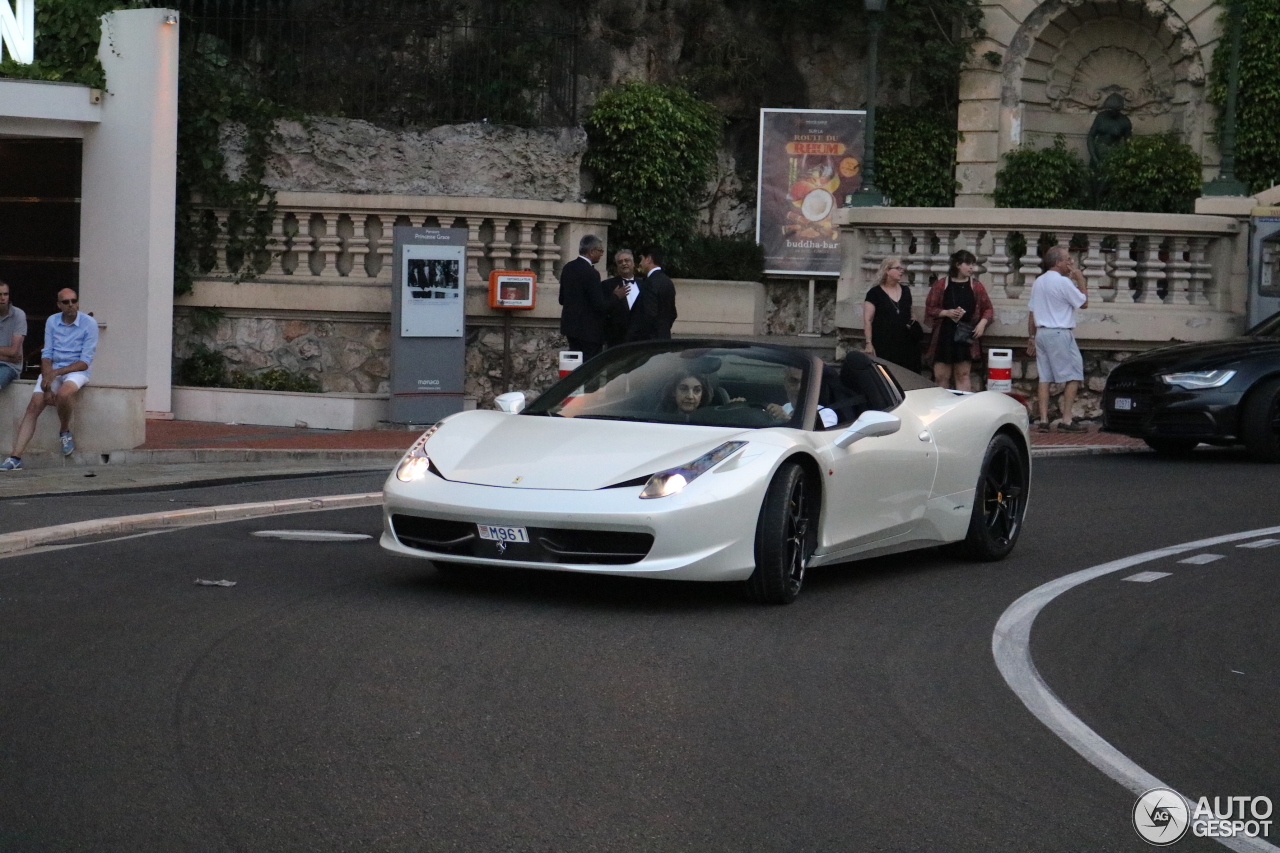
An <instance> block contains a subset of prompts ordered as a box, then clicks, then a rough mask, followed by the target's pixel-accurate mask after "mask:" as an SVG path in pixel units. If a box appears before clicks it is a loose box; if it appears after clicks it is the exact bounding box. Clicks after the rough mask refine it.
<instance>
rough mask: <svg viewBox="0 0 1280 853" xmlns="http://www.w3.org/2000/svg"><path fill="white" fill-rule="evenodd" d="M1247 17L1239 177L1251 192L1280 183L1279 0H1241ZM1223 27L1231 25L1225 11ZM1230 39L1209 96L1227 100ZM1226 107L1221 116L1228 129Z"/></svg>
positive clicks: (1222, 46)
mask: <svg viewBox="0 0 1280 853" xmlns="http://www.w3.org/2000/svg"><path fill="white" fill-rule="evenodd" d="M1241 3H1242V4H1243V6H1244V20H1243V24H1242V29H1241V31H1240V91H1239V94H1238V95H1237V97H1236V177H1238V178H1239V179H1240V180H1242V181H1244V183H1245V184H1246V185H1248V187H1249V191H1250V192H1258V191H1260V190H1264V189H1266V188H1267V187H1269V186H1271V185H1273V184H1275V183H1277V182H1280V133H1277V131H1276V129H1277V128H1280V62H1277V61H1276V57H1277V56H1280V4H1278V3H1276V0H1241ZM1221 21H1222V28H1223V30H1224V31H1225V30H1226V28H1227V17H1226V14H1225V13H1224V14H1223V16H1222V18H1221ZM1230 60H1231V49H1230V44H1229V39H1227V38H1223V39H1221V40H1220V41H1219V42H1218V46H1217V49H1216V50H1214V52H1213V69H1212V70H1211V72H1210V75H1209V80H1210V82H1211V86H1210V89H1209V100H1210V101H1211V102H1212V103H1214V104H1217V105H1218V106H1219V107H1225V106H1226V103H1227V70H1228V68H1227V66H1228V65H1229V64H1230ZM1222 119H1223V111H1220V112H1219V114H1218V132H1219V133H1221V132H1222Z"/></svg>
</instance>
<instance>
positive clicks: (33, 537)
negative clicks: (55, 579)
mask: <svg viewBox="0 0 1280 853" xmlns="http://www.w3.org/2000/svg"><path fill="white" fill-rule="evenodd" d="M381 503H382V492H362V493H359V494H353V495H327V496H324V497H317V498H292V499H289V500H280V501H262V502H259V503H247V504H228V505H225V506H210V507H200V508H198V509H177V510H170V511H168V512H148V513H142V514H140V515H120V516H115V517H113V518H95V519H89V520H87V521H75V522H71V523H69V524H55V525H53V526H52V527H36V528H34V529H32V530H19V531H16V532H14V533H5V534H3V535H0V556H10V555H13V554H18V553H21V552H22V551H29V550H30V549H32V548H38V547H40V546H42V545H56V544H58V543H60V542H66V541H68V540H71V539H81V538H83V537H86V536H102V535H104V534H110V533H134V532H137V531H141V530H164V529H168V528H174V529H176V528H179V527H197V526H199V525H202V524H218V523H220V522H227V521H243V520H244V519H248V518H262V517H265V516H271V515H288V514H290V513H297V512H316V511H319V510H327V509H354V508H356V507H365V506H379V505H381Z"/></svg>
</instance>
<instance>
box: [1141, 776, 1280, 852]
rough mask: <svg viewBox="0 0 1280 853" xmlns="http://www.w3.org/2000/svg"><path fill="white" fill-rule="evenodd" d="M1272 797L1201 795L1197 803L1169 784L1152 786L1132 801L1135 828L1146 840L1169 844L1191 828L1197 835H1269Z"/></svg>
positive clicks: (1155, 843)
mask: <svg viewBox="0 0 1280 853" xmlns="http://www.w3.org/2000/svg"><path fill="white" fill-rule="evenodd" d="M1271 811H1272V805H1271V798H1270V797H1248V796H1236V797H1214V798H1213V801H1212V803H1211V802H1210V800H1209V798H1208V797H1201V798H1200V799H1199V800H1197V801H1196V803H1195V806H1194V807H1193V806H1191V805H1190V804H1188V803H1187V801H1186V800H1185V799H1183V798H1182V795H1181V794H1179V793H1178V792H1177V791H1174V790H1172V789H1170V788H1152V789H1151V790H1150V791H1147V792H1146V793H1145V794H1143V795H1142V796H1141V797H1138V801H1137V802H1136V803H1134V804H1133V828H1134V829H1136V830H1137V831H1138V835H1139V836H1141V837H1142V840H1143V841H1146V842H1147V843H1149V844H1154V845H1155V846H1157V847H1166V846H1168V845H1170V844H1173V843H1174V842H1175V841H1178V840H1179V839H1181V838H1182V837H1183V836H1184V835H1186V834H1187V831H1188V830H1190V831H1191V834H1192V835H1194V836H1195V837H1196V838H1237V837H1239V836H1244V837H1246V838H1258V837H1267V836H1269V835H1270V834H1271Z"/></svg>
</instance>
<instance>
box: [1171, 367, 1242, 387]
mask: <svg viewBox="0 0 1280 853" xmlns="http://www.w3.org/2000/svg"><path fill="white" fill-rule="evenodd" d="M1235 375H1236V372H1235V371H1234V370H1196V371H1192V372H1190V373H1162V374H1161V375H1160V381H1161V382H1163V383H1164V384H1165V385H1180V386H1182V387H1183V388H1221V387H1222V386H1223V385H1226V384H1227V383H1228V382H1230V381H1231V377H1233V376H1235Z"/></svg>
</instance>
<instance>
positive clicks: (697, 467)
mask: <svg viewBox="0 0 1280 853" xmlns="http://www.w3.org/2000/svg"><path fill="white" fill-rule="evenodd" d="M746 446H747V443H746V442H745V441H726V442H725V443H724V444H722V445H720V446H719V447H717V448H716V449H715V450H710V451H708V452H706V453H704V454H702V455H701V456H699V457H698V458H697V459H695V460H693V461H692V462H690V463H689V464H688V465H681V466H680V467H678V468H668V469H667V470H666V471H659V472H658V473H657V474H654V475H653V476H652V477H650V478H649V482H647V483H645V484H644V491H642V492H640V497H642V498H665V497H667V496H668V495H674V494H678V493H679V492H680V491H681V490H683V489H684V487H685V486H687V485H689V484H690V483H692V482H693V481H694V480H696V479H698V477H700V476H702V475H703V474H705V473H706V472H707V471H710V470H711V469H712V468H714V467H716V466H717V465H719V464H720V463H721V462H723V461H724V460H726V459H728V458H729V457H730V456H732V455H733V454H735V453H737V452H738V451H739V450H741V449H742V448H744V447H746Z"/></svg>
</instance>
